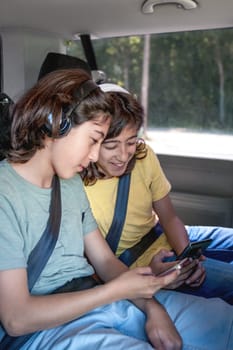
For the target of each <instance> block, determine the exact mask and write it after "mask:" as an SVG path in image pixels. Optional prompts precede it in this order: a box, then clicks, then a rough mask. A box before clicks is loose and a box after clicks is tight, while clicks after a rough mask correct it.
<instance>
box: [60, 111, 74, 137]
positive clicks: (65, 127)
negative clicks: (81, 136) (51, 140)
mask: <svg viewBox="0 0 233 350" xmlns="http://www.w3.org/2000/svg"><path fill="white" fill-rule="evenodd" d="M70 129H71V120H70V118H69V117H67V116H66V114H65V112H64V111H63V110H62V117H61V122H60V127H59V136H65V135H66V134H68V132H69V131H70Z"/></svg>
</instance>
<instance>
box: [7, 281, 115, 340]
mask: <svg viewBox="0 0 233 350" xmlns="http://www.w3.org/2000/svg"><path fill="white" fill-rule="evenodd" d="M120 298H121V296H120V293H119V292H118V291H117V290H116V289H114V288H113V286H111V285H108V284H107V285H102V286H99V287H97V288H93V289H88V290H84V291H80V292H72V293H64V294H54V295H47V296H28V298H25V300H23V299H22V300H20V302H15V304H14V305H11V306H9V305H8V310H6V309H5V311H4V310H3V312H2V313H1V314H2V315H3V314H4V315H5V317H1V318H2V320H1V321H2V323H3V325H4V327H5V329H6V330H7V332H8V333H9V334H11V335H13V336H18V335H22V334H25V333H31V332H35V331H38V330H43V329H48V328H53V327H56V326H59V325H62V324H64V323H66V322H69V321H72V320H74V319H76V318H78V317H80V316H82V315H84V314H85V313H87V312H88V311H90V310H93V309H95V308H96V307H98V306H101V305H104V304H108V303H111V302H113V301H116V300H119V299H120Z"/></svg>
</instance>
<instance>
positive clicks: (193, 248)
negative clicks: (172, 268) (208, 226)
mask: <svg viewBox="0 0 233 350" xmlns="http://www.w3.org/2000/svg"><path fill="white" fill-rule="evenodd" d="M211 242H212V239H203V240H202V241H198V242H191V243H189V244H188V245H187V247H186V248H184V250H183V252H182V253H181V254H180V255H178V256H177V257H176V260H181V259H184V258H186V257H187V258H194V259H198V258H199V257H200V255H201V254H202V253H203V251H204V250H205V249H206V248H207V247H208V246H209V244H210V243H211Z"/></svg>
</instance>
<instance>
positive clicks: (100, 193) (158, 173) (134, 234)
mask: <svg viewBox="0 0 233 350" xmlns="http://www.w3.org/2000/svg"><path fill="white" fill-rule="evenodd" d="M147 148H148V153H147V156H146V157H145V158H144V159H138V160H137V161H136V164H135V167H134V169H133V171H132V174H131V182H130V192H129V199H128V207H127V214H126V218H125V224H124V227H123V232H122V235H121V238H120V241H119V244H118V249H117V252H116V255H117V256H119V255H120V254H121V253H123V251H124V250H125V249H127V248H129V247H132V246H133V245H134V244H136V243H138V242H139V241H140V240H141V238H142V237H143V236H144V235H145V234H146V233H147V232H149V231H150V229H151V228H152V227H153V226H154V225H155V223H156V221H157V219H156V215H155V214H154V213H153V212H152V202H153V201H157V200H159V199H162V198H163V197H165V196H166V195H167V194H168V193H169V191H170V189H171V185H170V183H169V182H168V180H167V178H166V176H165V174H164V172H163V170H162V168H161V166H160V163H159V160H158V158H157V156H156V155H155V154H154V152H153V151H152V149H151V148H150V147H149V146H147ZM118 181H119V178H117V177H113V178H110V179H101V180H98V181H97V182H96V183H95V184H94V185H92V186H86V187H85V190H86V193H87V196H88V198H89V200H90V204H91V208H92V211H93V214H94V216H95V218H96V221H97V223H98V225H99V228H100V231H101V233H102V234H103V236H104V237H106V235H107V233H108V230H109V228H110V226H111V223H112V219H113V215H114V210H115V202H116V194H117V187H118ZM161 248H166V249H171V247H170V245H169V244H168V242H167V240H166V236H165V235H164V234H162V235H161V236H160V237H159V238H158V239H157V240H156V241H155V242H154V243H153V244H152V245H151V246H150V247H149V248H148V249H147V251H146V252H145V253H144V254H143V255H141V257H139V259H138V260H137V261H136V263H134V264H133V265H132V266H146V265H148V264H149V263H150V261H151V258H152V257H153V255H154V254H155V253H156V252H157V251H158V250H160V249H161Z"/></svg>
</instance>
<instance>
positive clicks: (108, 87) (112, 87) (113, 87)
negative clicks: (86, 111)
mask: <svg viewBox="0 0 233 350" xmlns="http://www.w3.org/2000/svg"><path fill="white" fill-rule="evenodd" d="M99 87H100V89H101V90H102V91H103V92H124V93H126V94H129V91H127V90H126V89H124V88H123V87H121V86H120V85H117V84H112V83H104V84H99Z"/></svg>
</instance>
